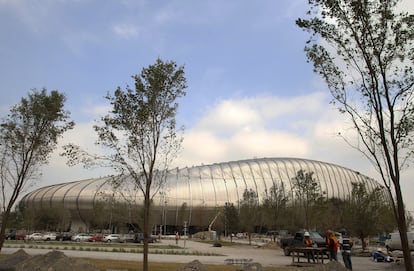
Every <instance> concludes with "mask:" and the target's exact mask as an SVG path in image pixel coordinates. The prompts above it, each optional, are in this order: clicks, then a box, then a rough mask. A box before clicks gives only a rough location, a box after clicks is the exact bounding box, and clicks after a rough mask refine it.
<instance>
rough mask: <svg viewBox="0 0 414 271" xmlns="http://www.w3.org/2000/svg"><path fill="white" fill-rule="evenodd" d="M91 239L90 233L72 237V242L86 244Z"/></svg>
mask: <svg viewBox="0 0 414 271" xmlns="http://www.w3.org/2000/svg"><path fill="white" fill-rule="evenodd" d="M89 237H91V235H90V234H88V233H78V234H76V235H74V236H72V238H71V239H72V241H76V242H86V241H88V239H89Z"/></svg>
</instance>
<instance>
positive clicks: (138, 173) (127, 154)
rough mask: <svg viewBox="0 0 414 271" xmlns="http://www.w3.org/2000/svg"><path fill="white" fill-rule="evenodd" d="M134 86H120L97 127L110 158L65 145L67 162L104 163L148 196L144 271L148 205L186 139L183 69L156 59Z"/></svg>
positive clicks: (145, 255) (145, 258) (145, 218)
mask: <svg viewBox="0 0 414 271" xmlns="http://www.w3.org/2000/svg"><path fill="white" fill-rule="evenodd" d="M133 79H134V86H135V88H134V89H132V88H130V87H129V86H127V87H126V89H125V90H122V89H121V88H120V87H118V88H117V89H116V90H115V92H114V94H113V95H110V94H108V95H107V96H106V99H107V100H108V101H109V102H110V104H111V106H112V110H111V111H110V112H109V114H108V115H106V116H104V117H102V119H101V121H102V123H101V124H100V125H99V124H97V125H95V126H94V128H95V131H96V132H97V134H98V141H97V144H99V145H101V146H103V147H106V149H107V150H109V152H110V153H109V154H105V155H103V156H95V155H92V154H89V153H87V152H85V151H83V150H81V149H80V147H78V146H75V145H73V144H70V145H67V146H66V147H65V149H66V152H65V153H64V155H66V156H67V157H68V158H69V164H75V163H78V162H82V163H84V164H85V165H86V166H91V165H96V163H101V165H106V166H110V167H113V168H114V169H115V170H116V171H117V172H118V173H119V176H118V177H117V180H118V181H122V182H123V181H126V182H132V184H133V185H134V186H135V187H136V188H137V189H138V190H140V191H141V192H142V195H143V198H144V203H143V206H144V208H143V209H144V210H143V211H144V214H143V232H144V253H143V269H144V270H145V271H147V270H148V237H149V234H150V230H151V228H150V221H149V218H150V205H151V200H152V198H153V197H154V196H155V195H156V194H157V193H158V191H159V189H160V188H161V187H162V186H163V184H164V183H165V180H166V174H167V171H168V168H169V166H170V165H171V162H172V161H173V159H174V158H175V157H176V155H177V152H178V151H179V149H180V146H181V142H182V136H181V134H180V133H179V130H180V129H177V128H176V120H175V117H176V113H177V108H178V103H177V99H178V98H180V97H182V96H184V95H185V91H184V89H185V88H186V87H187V86H186V79H185V76H184V67H182V66H181V67H178V66H177V64H176V63H175V62H173V61H168V62H164V61H162V60H161V59H157V60H156V62H155V64H153V65H150V66H148V67H147V68H143V69H142V71H141V73H140V74H139V75H135V76H133Z"/></svg>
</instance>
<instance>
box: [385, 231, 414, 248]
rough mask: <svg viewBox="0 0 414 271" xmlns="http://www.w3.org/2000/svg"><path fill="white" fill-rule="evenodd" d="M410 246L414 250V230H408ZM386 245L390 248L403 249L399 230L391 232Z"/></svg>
mask: <svg viewBox="0 0 414 271" xmlns="http://www.w3.org/2000/svg"><path fill="white" fill-rule="evenodd" d="M407 238H408V246H409V248H410V250H414V232H412V231H411V232H407ZM385 246H386V247H387V249H388V250H390V251H393V250H402V247H401V239H400V233H399V232H393V233H390V234H389V235H388V237H387V239H386V240H385Z"/></svg>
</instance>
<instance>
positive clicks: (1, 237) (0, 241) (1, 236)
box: [0, 209, 10, 252]
mask: <svg viewBox="0 0 414 271" xmlns="http://www.w3.org/2000/svg"><path fill="white" fill-rule="evenodd" d="M9 217H10V210H9V209H7V210H6V211H5V212H4V213H3V218H2V223H1V228H0V252H1V249H2V248H3V245H4V241H5V239H6V228H7V223H8V221H9Z"/></svg>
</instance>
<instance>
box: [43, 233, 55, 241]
mask: <svg viewBox="0 0 414 271" xmlns="http://www.w3.org/2000/svg"><path fill="white" fill-rule="evenodd" d="M42 240H43V241H56V233H54V232H47V233H45V234H43V236H42Z"/></svg>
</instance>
